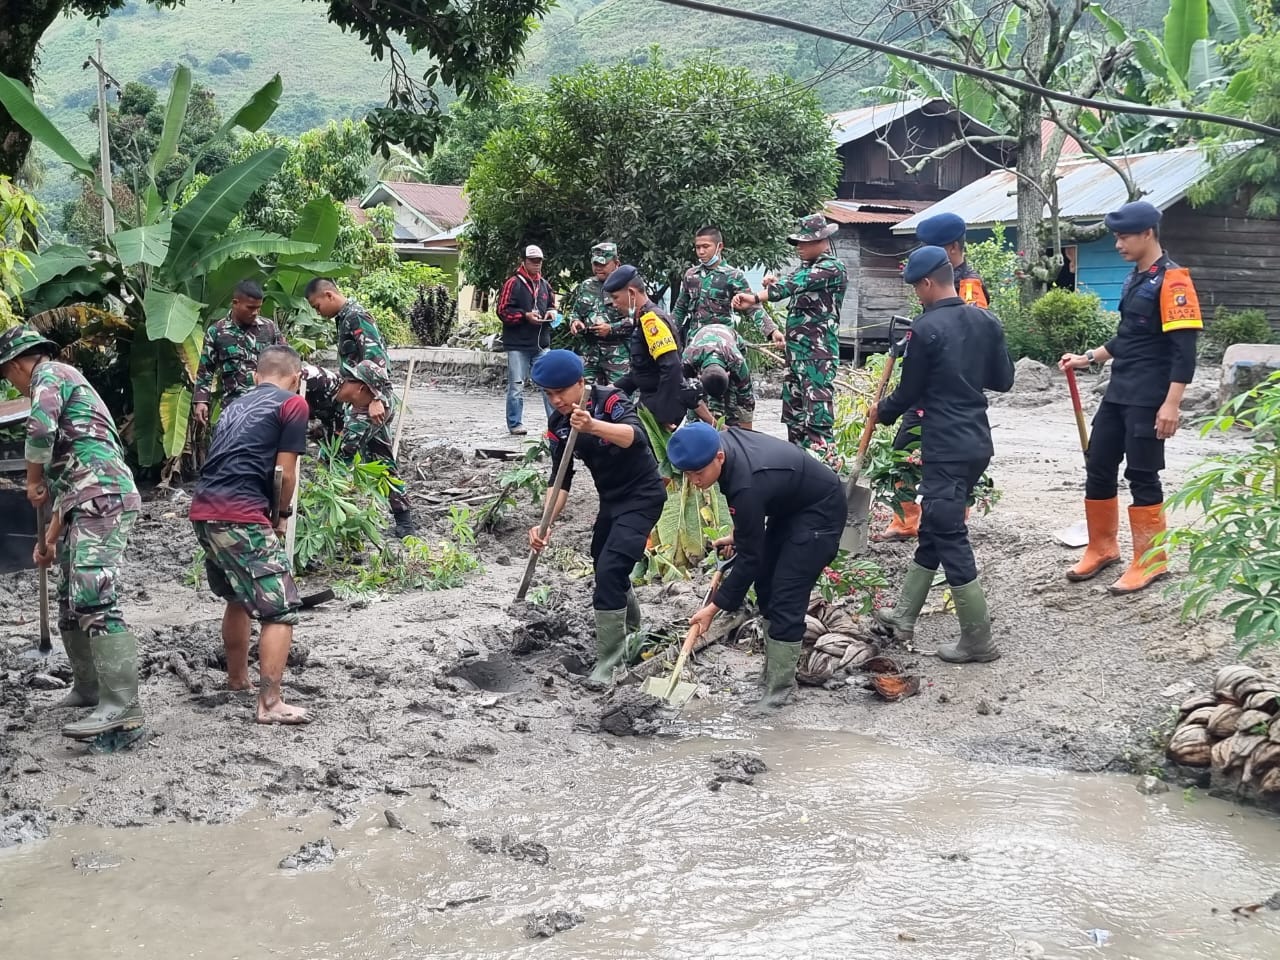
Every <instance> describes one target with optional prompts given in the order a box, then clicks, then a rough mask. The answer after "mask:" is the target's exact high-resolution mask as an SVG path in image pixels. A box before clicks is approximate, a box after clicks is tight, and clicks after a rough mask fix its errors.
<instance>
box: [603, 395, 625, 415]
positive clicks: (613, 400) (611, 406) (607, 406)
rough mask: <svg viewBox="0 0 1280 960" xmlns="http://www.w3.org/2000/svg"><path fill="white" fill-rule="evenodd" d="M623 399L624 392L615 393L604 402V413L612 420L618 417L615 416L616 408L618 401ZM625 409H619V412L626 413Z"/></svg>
mask: <svg viewBox="0 0 1280 960" xmlns="http://www.w3.org/2000/svg"><path fill="white" fill-rule="evenodd" d="M621 399H622V394H620V393H615V394H612V395H611V396H609V397H608V398H607V399H606V400H605V402H604V415H605V416H606V417H608V418H609V419H610V420H614V419H617V418H616V417H615V416H614V410H615V409H616V408H617V406H618V401H619V400H621ZM624 412H625V410H619V411H618V413H624Z"/></svg>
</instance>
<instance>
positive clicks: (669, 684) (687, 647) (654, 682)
mask: <svg viewBox="0 0 1280 960" xmlns="http://www.w3.org/2000/svg"><path fill="white" fill-rule="evenodd" d="M731 563H733V558H732V557H730V558H729V559H728V560H721V561H720V562H719V563H718V564H716V572H715V573H714V574H713V575H712V577H711V586H709V587H707V595H706V596H705V597H703V598H702V605H703V606H704V607H705V606H706V605H707V604H708V603H710V602H711V598H712V597H713V596H715V592H716V587H718V586H720V581H721V579H723V577H724V571H725V569H726V568H727V567H728V566H729V565H730V564H731ZM699 635H700V634H699V632H698V628H697V627H696V626H695V627H690V628H689V633H688V634H687V635H686V636H685V638H684V643H683V644H681V646H680V656H679V657H677V658H676V667H675V669H674V670H673V671H671V676H669V677H650V678H649V679H648V680H646V681H645V682H644V683H643V684H641V685H640V690H641V692H643V693H647V694H649V696H651V697H657V698H658V699H659V700H665V701H666V702H667V703H669V704H671V706H673V707H683V706H684V705H685V704H686V703H688V702H689V701H690V700H691V699H693V695H694V694H695V693H696V692H697V691H698V685H697V684H696V683H689V682H688V681H681V679H680V674H681V673H683V672H684V665H685V661H687V660H688V659H689V654H690V653H692V652H693V645H694V644H695V643H696V642H697V641H698V637H699Z"/></svg>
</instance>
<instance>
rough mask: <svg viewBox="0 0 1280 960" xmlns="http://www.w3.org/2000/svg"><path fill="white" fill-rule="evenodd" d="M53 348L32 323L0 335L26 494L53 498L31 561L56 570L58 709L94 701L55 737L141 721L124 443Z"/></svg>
mask: <svg viewBox="0 0 1280 960" xmlns="http://www.w3.org/2000/svg"><path fill="white" fill-rule="evenodd" d="M57 355H58V347H57V345H56V344H54V343H52V342H51V341H49V340H46V339H45V338H44V337H43V336H42V335H41V334H40V333H38V332H37V331H35V330H33V329H32V328H30V327H25V326H20V327H14V328H12V329H11V330H8V331H6V332H5V333H4V334H2V335H0V377H2V378H3V379H5V380H8V381H9V382H10V383H11V384H13V385H14V386H15V387H16V388H17V389H18V390H19V391H20V392H22V393H23V394H25V395H27V396H29V397H30V398H31V415H30V416H29V417H28V419H27V443H26V460H27V499H29V500H30V501H31V503H32V505H33V506H35V507H36V508H37V509H39V508H40V507H42V506H44V505H45V504H48V503H50V502H52V504H53V520H52V522H51V523H50V524H49V528H48V531H47V532H46V535H45V542H44V543H43V544H40V543H38V544H36V549H35V557H34V559H35V562H36V564H37V565H38V566H41V567H48V566H51V565H52V564H54V563H55V562H56V563H57V567H58V574H59V576H58V628H59V631H60V632H61V634H62V641H63V645H64V646H65V647H66V650H67V657H68V658H69V659H70V661H71V671H72V676H73V677H74V682H73V686H72V688H71V692H70V693H69V694H68V695H67V696H66V697H64V698H63V699H62V701H61V702H59V703H58V704H56V706H59V707H94V708H95V709H94V710H93V712H92V713H90V714H89V715H88V716H87V717H86V718H84V719H83V720H78V721H75V722H72V723H68V724H66V725H65V726H63V728H62V735H63V736H65V737H70V738H71V739H73V740H91V739H93V738H95V737H99V736H101V735H104V734H111V733H115V732H117V731H120V732H125V731H130V730H136V729H138V728H139V727H141V726H142V722H143V716H142V707H141V706H140V705H139V703H138V640H137V637H135V636H134V635H133V633H132V632H130V630H129V628H128V626H126V624H125V622H124V615H123V614H122V613H121V610H120V603H119V596H118V592H117V586H116V580H117V578H118V576H119V568H120V561H121V559H122V557H123V555H124V548H125V545H126V543H127V541H128V538H129V531H130V529H131V528H132V527H133V524H134V521H135V520H136V519H137V517H138V511H139V510H140V509H141V507H142V501H141V498H139V496H138V490H137V487H136V485H135V484H134V481H133V474H132V473H130V472H129V467H128V466H127V465H126V464H125V460H124V447H123V445H122V444H121V442H120V436H119V434H118V433H117V432H116V425H115V422H114V421H113V420H112V419H111V414H110V413H109V412H108V411H107V407H106V405H105V404H104V403H103V402H102V398H101V397H99V396H98V394H97V392H96V391H95V390H94V389H93V387H91V386H90V385H89V383H88V381H87V380H85V378H84V375H83V374H82V373H80V371H79V370H77V369H76V368H75V367H72V366H70V365H68V364H65V363H60V362H58V361H57V360H55V359H54V358H55V357H56V356H57Z"/></svg>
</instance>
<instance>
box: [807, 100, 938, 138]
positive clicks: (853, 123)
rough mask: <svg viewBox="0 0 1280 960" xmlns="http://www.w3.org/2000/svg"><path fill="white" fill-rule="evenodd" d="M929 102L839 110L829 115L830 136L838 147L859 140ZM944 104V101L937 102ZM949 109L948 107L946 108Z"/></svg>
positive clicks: (903, 101)
mask: <svg viewBox="0 0 1280 960" xmlns="http://www.w3.org/2000/svg"><path fill="white" fill-rule="evenodd" d="M932 102H934V101H930V100H899V101H898V102H897V103H879V104H876V105H875V106H872V107H855V108H854V109H853V110H841V111H840V112H839V113H832V114H829V115H828V117H827V119H828V120H830V121H831V123H832V126H833V128H834V129H832V131H831V136H832V138H833V139H834V140H835V142H836V143H837V144H838V145H839V146H844V145H845V144H846V143H848V142H850V141H851V140H859V139H861V138H862V137H865V136H867V135H868V134H871V133H875V132H876V131H877V130H881V129H883V128H884V127H887V126H888V125H889V124H891V123H893V121H895V120H898V119H901V118H902V117H905V116H906V115H907V114H909V113H915V112H916V111H917V110H919V109H920V108H921V107H923V106H924V105H925V104H927V103H932ZM937 102H938V103H944V101H941V100H939V101H937ZM948 109H950V107H948Z"/></svg>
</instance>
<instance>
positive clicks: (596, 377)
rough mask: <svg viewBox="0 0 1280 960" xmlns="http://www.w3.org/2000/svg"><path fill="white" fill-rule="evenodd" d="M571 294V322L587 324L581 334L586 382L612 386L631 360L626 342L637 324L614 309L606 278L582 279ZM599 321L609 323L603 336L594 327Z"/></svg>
mask: <svg viewBox="0 0 1280 960" xmlns="http://www.w3.org/2000/svg"><path fill="white" fill-rule="evenodd" d="M569 297H570V302H571V303H572V306H571V307H570V321H573V320H581V321H582V322H583V323H584V324H586V326H587V329H586V330H584V331H583V332H582V333H581V334H580V336H581V337H582V340H583V347H582V362H583V367H584V368H585V372H586V377H587V382H588V383H600V384H604V385H606V386H613V385H614V384H615V383H617V382H618V381H619V380H621V379H622V377H623V375H624V374H625V373H626V372H627V368H628V366H629V365H630V363H631V351H630V350H629V349H628V347H627V341H628V340H630V339H631V330H632V328H633V327H634V326H635V324H633V323H632V322H631V321H630V320H629V319H628V318H627V317H624V316H623V315H622V314H621V313H619V312H618V311H617V310H615V309H614V308H613V304H612V303H611V302H610V300H609V297H608V296H607V295H606V294H605V292H604V284H603V281H600V280H597V279H596V278H595V277H588V278H587V279H586V280H583V281H582V282H581V283H580V284H578V285H577V287H575V288H574V290H573V293H571V294H570V295H569ZM598 323H607V324H609V333H608V334H607V335H606V336H603V337H602V336H600V335H599V334H597V333H595V332H594V331H593V330H592V329H591V328H592V327H593V326H595V325H596V324H598Z"/></svg>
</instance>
